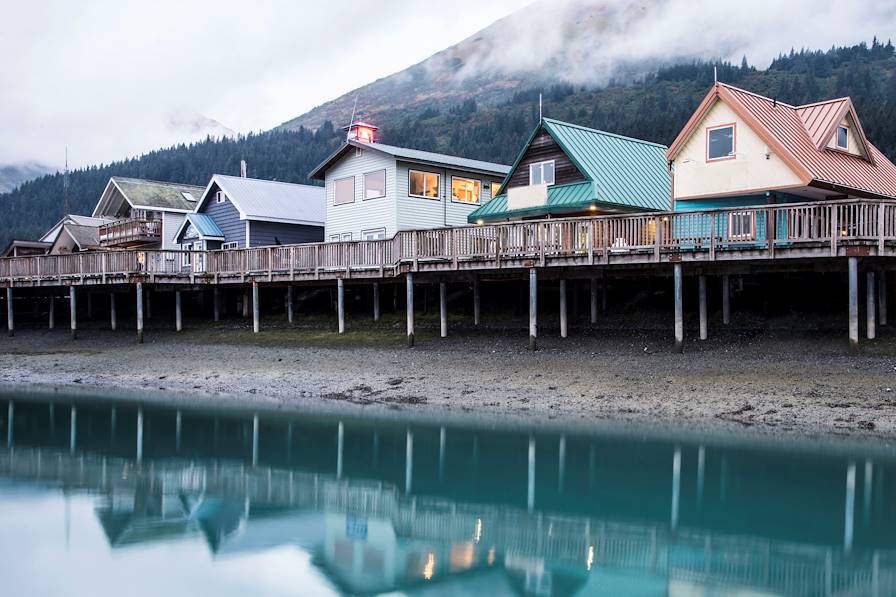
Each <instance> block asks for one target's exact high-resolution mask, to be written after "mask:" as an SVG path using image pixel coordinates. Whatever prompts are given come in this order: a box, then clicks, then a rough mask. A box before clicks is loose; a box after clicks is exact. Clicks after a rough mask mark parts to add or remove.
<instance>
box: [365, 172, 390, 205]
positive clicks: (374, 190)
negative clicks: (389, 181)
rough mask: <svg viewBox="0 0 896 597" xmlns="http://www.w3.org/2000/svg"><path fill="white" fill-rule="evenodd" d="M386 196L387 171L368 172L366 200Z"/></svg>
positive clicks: (366, 177)
mask: <svg viewBox="0 0 896 597" xmlns="http://www.w3.org/2000/svg"><path fill="white" fill-rule="evenodd" d="M385 196H386V171H385V170H380V171H378V172H368V173H367V174H365V175H364V198H365V199H376V198H377V197H385Z"/></svg>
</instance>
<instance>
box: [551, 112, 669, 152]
mask: <svg viewBox="0 0 896 597" xmlns="http://www.w3.org/2000/svg"><path fill="white" fill-rule="evenodd" d="M542 120H543V121H544V122H550V123H555V124H559V125H561V126H568V127H570V128H574V129H579V130H583V131H588V132H589V133H597V134H598V135H606V136H608V137H615V138H617V139H622V140H624V141H634V142H635V143H642V144H644V145H653V146H654V147H660V148H662V149H669V148H668V146H666V145H663V144H662V143H654V142H653V141H647V140H646V139H638V138H636V137H629V136H626V135H620V134H619V133H611V132H609V131H602V130H600V129H594V128H591V127H587V126H582V125H581V124H574V123H572V122H566V121H563V120H557V119H556V118H547V117H545V118H542Z"/></svg>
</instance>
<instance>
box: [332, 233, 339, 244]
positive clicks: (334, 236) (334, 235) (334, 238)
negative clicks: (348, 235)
mask: <svg viewBox="0 0 896 597" xmlns="http://www.w3.org/2000/svg"><path fill="white" fill-rule="evenodd" d="M330 242H331V243H338V242H339V235H338V234H331V235H330Z"/></svg>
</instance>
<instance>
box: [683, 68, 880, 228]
mask: <svg viewBox="0 0 896 597" xmlns="http://www.w3.org/2000/svg"><path fill="white" fill-rule="evenodd" d="M667 157H668V160H669V162H670V164H671V167H672V171H673V181H674V182H673V190H674V198H675V209H676V210H691V209H702V208H717V207H736V206H740V205H763V204H773V203H792V202H801V201H819V200H824V199H848V198H875V199H877V198H883V199H890V198H894V197H896V166H894V165H893V164H892V163H891V162H890V161H889V160H888V159H887V158H886V157H885V156H884V155H883V154H882V153H881V152H880V151H878V149H877V148H876V147H874V146H873V145H872V144H871V142H870V141H869V140H868V139H867V137H865V133H864V131H863V130H862V124H861V122H860V121H859V117H858V114H857V113H856V111H855V108H854V106H853V104H852V101H851V100H850V99H849V98H848V97H845V98H840V99H835V100H828V101H823V102H818V103H814V104H807V105H804V106H791V105H789V104H785V103H783V102H780V101H777V100H775V99H771V98H767V97H763V96H761V95H757V94H755V93H751V92H749V91H744V90H743V89H738V88H737V87H732V86H730V85H725V84H723V83H716V84H715V85H713V87H712V88H711V89H710V91H709V93H707V94H706V97H705V98H704V99H703V101H702V102H701V104H700V105H699V106H698V107H697V110H696V111H695V112H694V114H693V115H692V116H691V118H690V120H689V121H688V122H687V124H686V125H685V127H684V128H683V129H682V131H681V132H680V133H679V135H678V137H677V138H676V139H675V141H674V142H673V143H672V145H671V146H670V148H669V152H668V154H667ZM754 225H755V222H752V221H748V220H746V219H745V220H744V221H740V220H737V221H734V222H729V229H730V230H729V232H732V233H736V234H738V235H741V236H749V237H755V236H756V230H755V226H754Z"/></svg>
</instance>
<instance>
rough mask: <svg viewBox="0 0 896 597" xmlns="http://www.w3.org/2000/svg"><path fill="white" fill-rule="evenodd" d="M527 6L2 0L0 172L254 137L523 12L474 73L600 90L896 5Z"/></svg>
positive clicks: (831, 38)
mask: <svg viewBox="0 0 896 597" xmlns="http://www.w3.org/2000/svg"><path fill="white" fill-rule="evenodd" d="M531 1H532V0H451V1H450V2H445V1H435V2H434V1H419V0H326V1H320V0H292V1H290V0H257V1H246V0H243V1H241V2H237V1H236V0H215V1H211V0H205V1H200V0H178V1H172V0H157V1H153V2H147V1H146V0H141V1H133V0H114V1H111V0H90V1H84V2H71V1H68V0H32V1H30V2H15V0H2V2H3V4H2V5H0V6H2V8H3V10H2V18H0V52H2V55H3V56H4V57H5V61H4V63H3V66H2V67H0V131H2V134H0V165H3V164H9V163H17V162H24V161H38V162H41V163H44V164H47V165H49V166H51V167H61V166H62V164H63V160H64V155H65V148H66V147H68V152H69V161H70V166H71V167H72V168H77V167H81V166H86V165H90V164H94V163H100V162H109V161H112V160H116V159H122V158H125V157H129V156H134V155H139V154H140V153H143V152H145V151H149V150H152V149H156V148H159V147H165V146H169V145H171V144H174V143H177V142H181V141H190V140H195V139H198V138H201V137H204V135H205V134H206V133H207V132H211V133H212V134H220V133H222V132H226V131H227V130H230V131H237V132H241V133H246V132H250V131H258V130H266V129H269V128H272V127H274V126H277V125H278V124H280V123H282V122H284V121H286V120H289V119H291V118H294V117H296V116H299V115H301V114H303V113H304V112H306V111H308V110H309V109H311V108H313V107H314V106H317V105H319V104H321V103H323V102H325V101H327V100H330V99H334V98H336V97H338V96H340V95H342V94H344V93H346V92H348V91H351V90H352V89H355V88H357V87H359V86H361V85H364V84H366V83H369V82H371V81H374V80H376V79H378V78H380V77H384V76H387V75H389V74H392V73H394V72H397V71H400V70H403V69H404V68H406V67H408V66H410V65H412V64H415V63H417V62H420V61H421V60H424V59H426V58H427V57H429V56H430V55H431V54H433V53H435V52H437V51H439V50H442V49H444V48H446V47H448V46H451V45H453V44H455V43H457V42H459V41H461V40H463V39H465V38H467V37H468V36H470V35H472V34H474V33H476V32H477V31H479V30H480V29H482V28H484V27H487V26H488V25H489V24H491V23H492V22H494V21H495V20H497V19H499V18H501V17H503V16H505V15H507V14H509V13H511V12H513V11H515V10H518V9H521V8H525V10H524V11H523V12H522V13H521V14H520V16H522V17H523V18H516V19H513V20H512V21H511V22H507V23H505V26H502V27H501V28H500V30H499V32H498V39H497V40H496V43H495V45H494V47H495V48H497V51H494V52H489V53H488V54H487V55H486V56H479V57H478V58H477V59H476V60H475V61H471V63H470V64H471V65H472V67H473V68H489V69H493V70H495V69H497V70H499V71H502V72H506V71H507V69H512V68H514V67H515V66H517V65H520V66H521V67H526V68H531V67H533V66H535V67H538V66H539V65H540V64H544V63H545V59H546V58H550V55H552V54H554V53H556V52H558V51H561V52H562V55H563V56H564V59H563V61H562V63H563V64H564V66H565V68H564V69H562V72H563V73H565V74H567V75H568V76H569V77H570V78H571V79H572V80H573V81H574V82H577V83H578V82H586V81H590V82H594V83H600V82H602V80H603V81H604V82H605V79H606V78H607V76H608V75H607V73H608V72H609V69H611V68H612V67H613V66H614V64H619V63H620V62H622V61H625V60H631V59H635V60H638V59H659V60H662V59H664V58H665V59H669V58H681V57H701V58H718V57H720V58H726V59H731V60H735V61H739V60H740V57H741V56H742V55H747V56H748V58H749V59H750V62H751V63H752V64H755V65H758V66H760V67H765V66H767V65H768V63H769V61H770V60H771V59H772V58H773V57H774V56H775V55H776V54H778V53H779V52H781V51H787V50H789V49H790V48H791V47H794V48H797V49H799V48H801V47H808V48H829V47H831V46H832V45H834V44H838V45H841V44H853V43H857V42H859V41H863V40H865V41H870V40H871V38H872V36H874V35H878V36H880V37H885V36H886V35H888V34H889V32H893V31H896V2H884V1H880V0H850V1H849V2H843V1H842V0H786V1H783V2H782V1H781V0H749V1H746V0H541V1H540V2H539V5H538V6H537V7H536V8H534V9H533V8H530V7H529V5H530V3H531ZM570 3H574V4H576V5H581V4H591V5H594V4H597V5H600V6H602V7H604V8H606V7H608V6H609V7H610V8H609V9H608V10H604V12H594V11H591V12H589V14H594V15H598V16H597V17H595V18H597V19H598V20H601V19H603V20H604V25H603V26H601V27H596V28H595V29H594V31H592V34H591V35H584V36H579V37H578V38H577V39H575V40H570V39H569V36H568V35H567V33H568V32H567V31H566V30H564V28H562V27H559V26H554V27H551V26H550V24H551V22H552V21H553V22H554V23H557V22H559V21H560V19H559V17H558V15H561V14H563V13H562V12H561V11H562V10H564V9H565V8H568V6H569V4H570ZM588 10H589V11H590V10H591V9H590V8H589V9H588ZM642 13H643V15H642ZM607 15H609V16H607ZM639 15H641V16H639ZM607 23H608V24H607ZM535 49H540V50H541V51H542V54H541V55H538V54H537V52H536V51H535ZM214 121H217V122H219V123H221V124H222V125H223V127H226V129H221V128H214V127H213V128H208V127H207V126H206V125H207V123H209V122H212V123H213V122H214ZM196 122H200V123H202V122H205V124H200V125H199V126H198V127H197V128H195V129H194V128H193V124H194V123H196Z"/></svg>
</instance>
